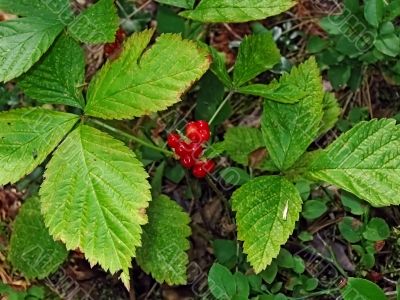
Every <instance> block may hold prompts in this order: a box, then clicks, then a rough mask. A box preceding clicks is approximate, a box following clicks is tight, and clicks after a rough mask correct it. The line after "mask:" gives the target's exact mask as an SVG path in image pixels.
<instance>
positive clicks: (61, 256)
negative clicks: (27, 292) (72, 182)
mask: <svg viewBox="0 0 400 300" xmlns="http://www.w3.org/2000/svg"><path fill="white" fill-rule="evenodd" d="M9 247H10V248H9V253H8V260H9V261H10V262H11V264H12V265H13V267H15V268H16V269H18V270H19V271H21V272H22V273H23V274H24V276H25V277H26V278H29V279H33V278H38V279H42V278H45V277H47V276H48V275H50V274H51V273H53V272H55V271H56V270H57V268H58V267H59V266H60V265H61V264H62V263H63V261H64V260H65V259H66V258H67V254H68V252H67V250H66V249H65V246H64V245H63V244H61V243H60V242H55V241H54V240H53V238H52V237H51V236H50V234H49V231H48V230H47V228H46V226H45V225H44V221H43V217H42V215H41V213H40V202H39V199H38V198H37V197H34V198H31V199H28V200H27V201H26V203H24V205H23V206H22V208H21V209H20V210H19V213H18V215H17V218H16V219H15V222H14V225H13V231H12V235H11V240H10V246H9Z"/></svg>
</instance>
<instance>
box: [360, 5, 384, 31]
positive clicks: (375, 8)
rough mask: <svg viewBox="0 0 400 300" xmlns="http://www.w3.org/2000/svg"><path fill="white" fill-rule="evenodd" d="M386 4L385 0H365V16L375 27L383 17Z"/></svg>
mask: <svg viewBox="0 0 400 300" xmlns="http://www.w3.org/2000/svg"><path fill="white" fill-rule="evenodd" d="M384 10H385V4H384V2H383V0H365V6H364V17H365V19H366V20H367V22H368V23H369V24H371V25H372V26H374V27H375V28H378V27H379V24H380V23H381V21H382V19H383V14H384Z"/></svg>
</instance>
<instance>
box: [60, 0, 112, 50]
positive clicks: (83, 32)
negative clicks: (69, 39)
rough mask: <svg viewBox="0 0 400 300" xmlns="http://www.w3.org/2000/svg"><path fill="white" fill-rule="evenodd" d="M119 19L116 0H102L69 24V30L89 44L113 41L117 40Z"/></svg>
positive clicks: (78, 38)
mask: <svg viewBox="0 0 400 300" xmlns="http://www.w3.org/2000/svg"><path fill="white" fill-rule="evenodd" d="M118 25H119V19H118V15H117V9H116V7H115V5H114V0H100V1H98V2H97V3H96V4H93V5H92V6H90V7H89V8H88V9H86V10H85V11H84V12H82V13H81V14H80V15H79V16H77V17H76V18H75V20H74V21H73V22H71V23H70V24H69V25H68V32H69V33H70V34H71V35H72V36H73V37H74V38H75V39H77V40H78V41H81V42H83V43H87V44H99V43H107V42H108V43H111V42H114V40H115V32H116V31H117V30H118Z"/></svg>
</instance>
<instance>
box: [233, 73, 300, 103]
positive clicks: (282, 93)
mask: <svg viewBox="0 0 400 300" xmlns="http://www.w3.org/2000/svg"><path fill="white" fill-rule="evenodd" d="M286 78H288V76H285V75H284V76H282V78H281V81H280V82H277V81H273V82H271V83H270V84H268V85H266V84H251V85H247V86H243V87H241V88H239V89H238V92H240V93H242V94H247V95H254V96H260V97H264V98H265V99H267V100H271V101H276V102H280V103H288V104H293V103H296V102H299V101H300V100H301V99H303V98H304V97H305V96H306V93H305V91H304V90H302V89H300V88H299V86H297V85H294V84H292V83H291V82H290V80H286Z"/></svg>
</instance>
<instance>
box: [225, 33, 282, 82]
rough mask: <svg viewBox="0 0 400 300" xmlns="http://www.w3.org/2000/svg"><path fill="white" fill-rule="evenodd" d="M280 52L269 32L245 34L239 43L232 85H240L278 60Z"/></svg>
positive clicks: (269, 67)
mask: <svg viewBox="0 0 400 300" xmlns="http://www.w3.org/2000/svg"><path fill="white" fill-rule="evenodd" d="M280 59H281V54H280V53H279V49H278V47H277V46H276V44H275V42H274V39H273V37H272V34H271V33H270V32H268V33H263V34H253V35H250V36H246V37H245V38H244V39H243V41H242V43H241V44H240V48H239V54H238V56H237V59H236V63H235V69H234V71H233V85H234V86H235V87H240V86H242V85H243V84H244V83H246V82H248V81H249V80H251V79H253V78H255V77H257V76H258V75H259V74H261V73H262V72H264V71H267V70H269V69H272V68H273V66H274V65H276V64H277V63H279V62H280Z"/></svg>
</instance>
